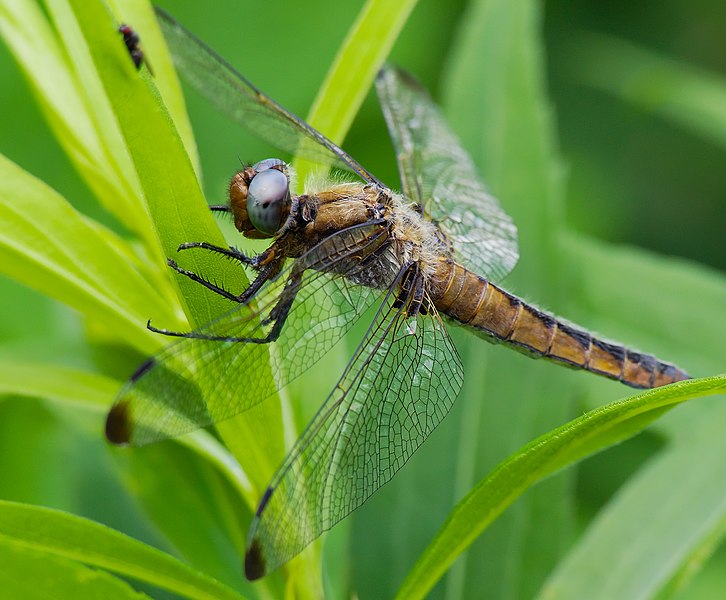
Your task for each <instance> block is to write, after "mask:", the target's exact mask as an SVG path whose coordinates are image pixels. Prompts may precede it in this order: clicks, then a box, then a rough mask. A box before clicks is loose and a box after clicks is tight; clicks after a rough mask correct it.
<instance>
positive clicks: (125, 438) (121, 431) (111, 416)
mask: <svg viewBox="0 0 726 600" xmlns="http://www.w3.org/2000/svg"><path fill="white" fill-rule="evenodd" d="M131 429H132V427H131V415H130V414H129V403H128V402H126V401H123V400H122V401H121V402H118V403H117V404H114V405H113V407H112V408H111V411H110V412H109V413H108V416H107V417H106V439H107V440H108V441H109V442H111V443H112V444H116V445H118V446H124V445H126V444H128V443H129V441H130V440H131Z"/></svg>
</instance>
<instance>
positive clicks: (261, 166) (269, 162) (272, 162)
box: [252, 158, 287, 173]
mask: <svg viewBox="0 0 726 600" xmlns="http://www.w3.org/2000/svg"><path fill="white" fill-rule="evenodd" d="M274 167H281V168H280V169H278V170H280V171H286V170H287V165H286V164H285V163H284V161H281V160H280V159H279V158H266V159H265V160H261V161H260V162H258V163H257V164H255V165H253V167H252V168H253V169H254V170H255V171H257V172H258V173H259V172H260V171H266V170H267V169H272V168H274Z"/></svg>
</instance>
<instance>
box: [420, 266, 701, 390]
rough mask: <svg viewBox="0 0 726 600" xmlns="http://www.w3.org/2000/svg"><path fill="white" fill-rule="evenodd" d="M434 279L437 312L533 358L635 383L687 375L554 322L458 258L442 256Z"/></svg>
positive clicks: (666, 381) (646, 385)
mask: <svg viewBox="0 0 726 600" xmlns="http://www.w3.org/2000/svg"><path fill="white" fill-rule="evenodd" d="M434 280H435V282H436V283H435V284H434V285H433V286H432V290H431V292H432V300H434V304H435V305H436V308H437V309H438V310H439V311H440V312H442V313H444V314H446V315H448V316H449V317H451V318H453V319H455V320H457V321H459V322H460V323H462V324H464V325H466V326H468V327H471V328H473V329H475V330H477V331H480V332H482V333H484V334H485V335H487V336H488V337H491V338H493V339H494V341H499V342H502V343H506V344H509V345H512V346H514V347H516V348H518V349H520V350H523V351H525V352H526V353H527V354H530V355H531V356H533V357H535V358H539V357H544V358H548V359H551V360H554V361H557V362H560V363H563V364H565V365H569V366H572V367H575V368H578V369H585V370H587V371H591V372H593V373H597V374H598V375H604V376H605V377H609V378H611V379H617V380H618V381H622V382H623V383H625V384H627V385H630V386H632V387H637V388H652V387H659V386H661V385H666V384H669V383H673V382H674V381H681V380H683V379H689V378H690V376H689V375H688V374H687V373H686V372H684V371H682V370H680V369H679V368H677V367H675V366H673V365H671V364H669V363H665V362H662V361H660V360H658V359H657V358H655V357H654V356H652V355H650V354H642V353H640V352H634V351H632V350H628V349H627V348H625V347H623V346H621V345H619V344H613V343H610V342H605V341H602V340H599V339H597V338H595V337H593V336H592V335H591V334H590V333H588V332H587V331H583V330H581V329H577V328H575V327H572V326H571V325H567V324H566V323H563V322H561V321H558V320H557V318H556V317H554V316H552V315H549V314H546V313H544V312H542V311H540V310H538V309H536V308H534V307H533V306H530V305H528V304H527V303H526V302H524V300H521V299H520V298H517V297H516V296H514V295H512V294H510V293H508V292H506V291H504V290H503V289H501V288H499V287H497V286H495V285H494V284H493V283H491V282H489V281H487V280H486V279H485V278H483V277H479V276H478V275H475V274H474V273H472V272H471V271H469V270H468V269H466V268H465V267H462V266H461V265H459V264H458V263H454V262H450V261H443V260H442V261H441V262H440V263H439V267H438V269H437V273H436V275H435V277H434Z"/></svg>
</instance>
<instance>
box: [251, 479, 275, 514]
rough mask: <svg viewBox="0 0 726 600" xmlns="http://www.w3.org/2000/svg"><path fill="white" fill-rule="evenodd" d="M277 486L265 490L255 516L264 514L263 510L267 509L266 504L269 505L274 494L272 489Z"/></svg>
mask: <svg viewBox="0 0 726 600" xmlns="http://www.w3.org/2000/svg"><path fill="white" fill-rule="evenodd" d="M274 489H275V488H273V487H269V486H268V488H267V489H266V490H265V493H264V494H262V498H261V499H260V504H259V506H258V507H257V512H256V513H255V516H257V517H259V516H260V515H261V514H262V511H263V510H265V506H267V503H268V502H269V501H270V496H272V491H273V490H274Z"/></svg>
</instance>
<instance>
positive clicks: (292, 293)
mask: <svg viewBox="0 0 726 600" xmlns="http://www.w3.org/2000/svg"><path fill="white" fill-rule="evenodd" d="M281 262H282V261H280V263H274V264H270V265H265V267H263V269H264V271H265V272H264V273H263V272H261V273H260V274H259V275H258V277H257V279H256V280H255V281H254V282H253V283H252V284H251V285H250V287H249V288H248V289H247V290H245V292H244V293H243V294H242V295H244V294H246V293H247V291H248V290H249V289H250V288H252V287H253V286H255V283H256V282H257V281H258V280H260V281H261V283H259V285H258V286H257V289H259V286H261V285H262V283H264V281H265V280H266V279H267V278H269V277H270V275H269V274H267V272H268V271H272V270H273V269H274V270H276V271H278V270H279V269H280V264H281ZM178 272H182V271H178ZM188 272H189V273H191V271H188ZM191 274H192V275H194V276H195V277H197V278H198V277H199V276H198V275H196V273H191ZM195 277H192V278H191V279H193V280H194V281H198V279H196V278H195ZM263 278H264V279H263ZM199 279H201V278H199ZM202 281H204V280H202ZM301 282H302V271H296V270H294V271H293V272H292V273H291V274H290V278H289V279H288V280H287V283H286V284H285V289H284V290H283V292H282V294H281V296H280V299H279V300H278V302H277V304H275V306H274V307H273V308H272V310H271V311H270V315H269V316H268V317H267V318H266V319H263V320H262V324H263V325H269V324H271V323H272V324H273V325H272V328H271V329H270V332H269V333H268V334H267V335H266V336H264V337H260V338H250V337H244V338H243V337H230V336H223V335H210V334H207V333H204V332H203V331H169V330H168V329H159V328H158V327H154V326H153V325H152V324H151V321H148V322H147V323H146V328H147V329H148V330H149V331H153V332H154V333H160V334H161V335H166V336H170V337H183V338H192V339H198V340H208V341H214V342H233V343H247V344H269V343H271V342H274V341H275V340H276V339H277V338H278V337H280V332H281V331H282V328H283V326H284V325H285V321H286V320H287V316H288V315H289V314H290V309H291V308H292V305H293V303H294V302H295V297H296V296H297V293H298V291H299V290H300V284H301ZM205 283H208V282H205ZM210 285H212V284H210ZM205 287H209V286H205ZM215 287H216V286H215ZM210 289H211V288H210ZM252 295H254V294H252Z"/></svg>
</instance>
